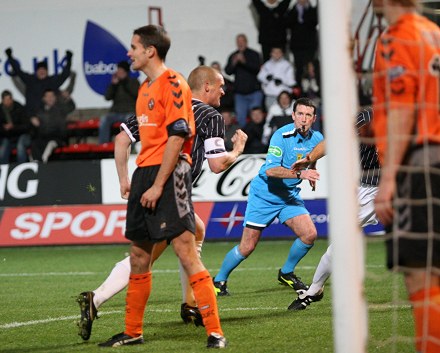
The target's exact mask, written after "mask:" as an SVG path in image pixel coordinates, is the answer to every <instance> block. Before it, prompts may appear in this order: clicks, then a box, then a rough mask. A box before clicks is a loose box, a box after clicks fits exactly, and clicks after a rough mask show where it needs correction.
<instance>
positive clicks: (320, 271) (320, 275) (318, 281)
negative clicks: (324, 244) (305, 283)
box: [307, 244, 332, 295]
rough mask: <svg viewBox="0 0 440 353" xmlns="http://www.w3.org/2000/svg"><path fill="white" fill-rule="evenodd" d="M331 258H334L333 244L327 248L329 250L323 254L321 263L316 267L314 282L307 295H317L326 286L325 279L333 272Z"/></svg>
mask: <svg viewBox="0 0 440 353" xmlns="http://www.w3.org/2000/svg"><path fill="white" fill-rule="evenodd" d="M331 260H332V245H331V244H330V246H329V247H328V248H327V251H326V252H325V253H324V255H322V257H321V260H319V264H318V266H317V267H316V270H315V274H314V275H313V283H312V284H311V285H310V288H309V289H308V290H307V295H316V294H318V293H319V291H320V290H321V289H322V288H323V287H324V283H325V281H327V279H328V278H329V277H330V274H331V270H332V269H331Z"/></svg>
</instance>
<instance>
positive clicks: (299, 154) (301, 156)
mask: <svg viewBox="0 0 440 353" xmlns="http://www.w3.org/2000/svg"><path fill="white" fill-rule="evenodd" d="M303 158H304V155H303V154H301V153H298V154H297V155H296V160H297V161H299V160H300V159H303Z"/></svg>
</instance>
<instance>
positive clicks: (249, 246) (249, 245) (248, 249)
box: [238, 241, 257, 257]
mask: <svg viewBox="0 0 440 353" xmlns="http://www.w3.org/2000/svg"><path fill="white" fill-rule="evenodd" d="M256 246H257V244H256V243H254V242H250V241H246V242H243V243H240V246H239V247H238V251H239V252H240V254H241V255H242V256H244V257H248V256H249V255H250V254H252V252H253V251H254V250H255V248H256Z"/></svg>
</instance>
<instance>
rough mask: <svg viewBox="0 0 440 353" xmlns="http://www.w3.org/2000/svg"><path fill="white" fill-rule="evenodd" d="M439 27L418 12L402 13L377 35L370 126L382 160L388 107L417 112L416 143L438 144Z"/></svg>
mask: <svg viewBox="0 0 440 353" xmlns="http://www.w3.org/2000/svg"><path fill="white" fill-rule="evenodd" d="M439 72H440V30H439V28H438V26H437V25H436V24H434V23H432V22H430V21H429V20H427V19H426V18H425V17H423V16H420V15H418V14H406V15H404V16H402V17H400V18H399V20H398V22H397V23H395V24H394V25H392V26H390V27H389V28H388V29H387V31H385V32H384V33H383V34H382V35H381V36H380V38H379V39H378V42H377V45H376V54H375V67H374V77H373V96H374V97H373V108H374V120H373V131H374V134H375V136H376V144H377V148H378V151H379V157H380V160H381V162H383V155H384V152H385V150H386V142H387V141H386V140H387V120H386V117H387V113H388V111H389V110H390V109H402V108H403V109H412V110H414V111H415V112H416V114H417V116H416V130H415V131H414V135H416V139H415V143H416V144H421V143H423V142H424V141H428V142H434V143H440V116H439Z"/></svg>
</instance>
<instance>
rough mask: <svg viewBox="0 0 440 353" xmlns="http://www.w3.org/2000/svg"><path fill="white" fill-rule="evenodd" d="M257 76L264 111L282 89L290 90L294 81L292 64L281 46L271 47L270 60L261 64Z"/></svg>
mask: <svg viewBox="0 0 440 353" xmlns="http://www.w3.org/2000/svg"><path fill="white" fill-rule="evenodd" d="M257 77H258V80H259V81H260V82H261V85H262V87H263V92H264V96H265V100H264V104H265V107H266V111H268V110H269V108H270V107H271V106H272V104H274V103H275V102H276V100H277V97H278V95H279V94H280V93H281V92H282V91H292V88H293V86H294V85H295V83H296V82H295V75H294V72H293V66H292V64H291V63H290V62H289V61H288V60H286V59H285V58H284V52H283V49H281V48H272V50H271V51H270V60H268V61H266V62H265V63H264V64H263V66H262V67H261V69H260V72H259V73H258V76H257ZM291 120H292V119H291Z"/></svg>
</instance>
